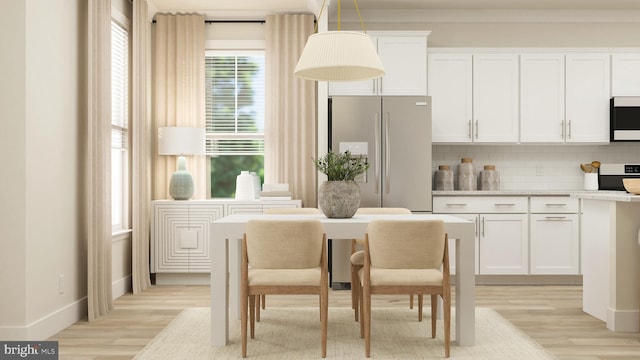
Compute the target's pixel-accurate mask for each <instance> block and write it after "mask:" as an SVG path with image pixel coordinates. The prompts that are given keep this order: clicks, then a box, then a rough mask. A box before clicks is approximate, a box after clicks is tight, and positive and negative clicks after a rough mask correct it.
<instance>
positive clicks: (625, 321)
mask: <svg viewBox="0 0 640 360" xmlns="http://www.w3.org/2000/svg"><path fill="white" fill-rule="evenodd" d="M639 324H640V312H639V311H638V310H615V309H612V308H608V309H607V329H609V330H612V331H619V332H638V331H640V325H639Z"/></svg>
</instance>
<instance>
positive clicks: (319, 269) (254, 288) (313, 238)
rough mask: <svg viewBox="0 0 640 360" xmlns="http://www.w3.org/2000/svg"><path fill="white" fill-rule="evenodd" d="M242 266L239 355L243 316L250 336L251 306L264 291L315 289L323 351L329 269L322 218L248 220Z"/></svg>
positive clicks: (305, 291) (252, 325)
mask: <svg viewBox="0 0 640 360" xmlns="http://www.w3.org/2000/svg"><path fill="white" fill-rule="evenodd" d="M241 271H242V275H241V281H242V283H241V309H242V310H241V319H242V320H241V322H242V357H246V356H247V317H249V320H250V330H251V338H252V339H253V338H254V337H255V316H254V311H252V310H253V309H254V308H255V299H256V297H257V296H260V295H264V294H296V295H299V294H317V295H319V297H320V323H321V333H322V357H326V354H327V311H328V300H329V298H328V296H329V295H328V294H329V275H328V271H327V250H326V235H325V233H324V229H323V227H322V223H321V222H320V221H319V220H250V221H248V222H247V228H246V232H245V234H244V236H243V239H242V268H241ZM247 314H248V316H247ZM282 335H283V336H286V335H287V334H282Z"/></svg>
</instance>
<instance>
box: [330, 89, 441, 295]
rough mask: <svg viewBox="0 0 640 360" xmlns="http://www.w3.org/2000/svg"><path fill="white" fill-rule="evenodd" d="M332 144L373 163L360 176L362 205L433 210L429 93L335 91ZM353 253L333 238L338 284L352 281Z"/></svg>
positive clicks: (335, 276) (332, 106)
mask: <svg viewBox="0 0 640 360" xmlns="http://www.w3.org/2000/svg"><path fill="white" fill-rule="evenodd" d="M329 146H330V148H331V150H332V151H334V152H337V151H340V152H342V151H345V150H350V151H351V153H352V154H356V155H357V154H360V155H362V156H366V157H367V161H368V162H369V164H370V165H369V169H368V170H367V173H366V174H365V175H364V176H360V177H359V178H358V179H356V181H357V182H358V185H359V186H360V207H405V208H408V209H410V210H411V211H413V212H431V98H430V97H428V96H334V97H332V98H331V99H330V100H329ZM343 245H344V247H343ZM348 254H349V244H348V242H346V241H341V242H338V241H336V242H333V243H332V283H333V284H335V283H344V282H347V283H348V282H349V279H350V277H349V266H348ZM345 258H346V260H344V259H345ZM343 267H344V268H343Z"/></svg>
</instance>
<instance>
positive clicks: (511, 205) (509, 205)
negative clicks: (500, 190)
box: [493, 204, 516, 207]
mask: <svg viewBox="0 0 640 360" xmlns="http://www.w3.org/2000/svg"><path fill="white" fill-rule="evenodd" d="M493 205H494V206H505V207H514V206H516V204H493Z"/></svg>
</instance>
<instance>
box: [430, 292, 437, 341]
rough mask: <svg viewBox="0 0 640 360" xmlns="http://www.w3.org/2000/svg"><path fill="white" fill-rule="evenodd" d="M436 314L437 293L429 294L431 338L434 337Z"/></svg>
mask: <svg viewBox="0 0 640 360" xmlns="http://www.w3.org/2000/svg"><path fill="white" fill-rule="evenodd" d="M437 316H438V295H431V338H433V339H435V338H436V317H437Z"/></svg>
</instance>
